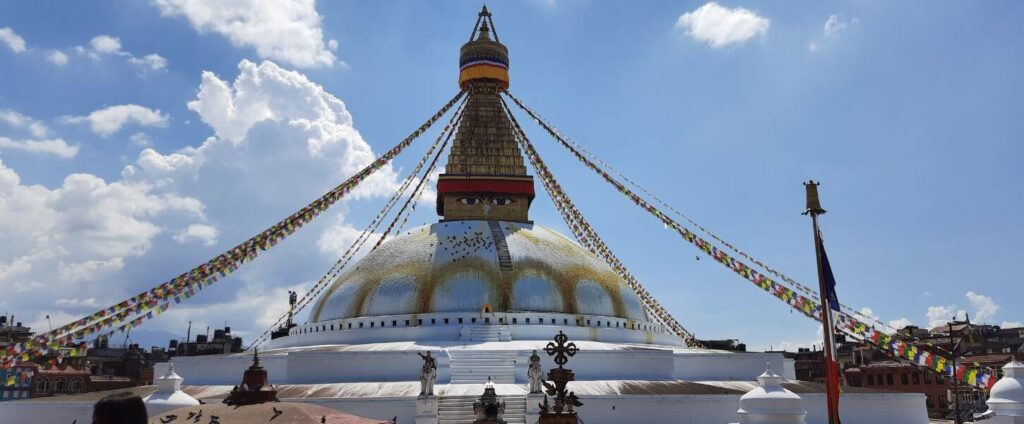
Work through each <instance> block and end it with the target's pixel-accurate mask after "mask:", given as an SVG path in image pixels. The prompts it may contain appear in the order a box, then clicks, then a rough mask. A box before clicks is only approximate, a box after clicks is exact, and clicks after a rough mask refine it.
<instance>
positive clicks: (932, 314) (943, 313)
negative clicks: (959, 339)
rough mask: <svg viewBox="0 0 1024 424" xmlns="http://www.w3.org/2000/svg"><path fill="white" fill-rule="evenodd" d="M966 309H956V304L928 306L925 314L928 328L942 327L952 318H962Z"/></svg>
mask: <svg viewBox="0 0 1024 424" xmlns="http://www.w3.org/2000/svg"><path fill="white" fill-rule="evenodd" d="M966 314H967V311H965V310H963V309H957V307H956V305H949V306H929V307H928V312H927V313H926V314H925V316H926V317H927V318H928V328H935V327H942V326H944V325H946V323H948V322H950V321H952V320H953V319H963V318H964V317H965V316H966Z"/></svg>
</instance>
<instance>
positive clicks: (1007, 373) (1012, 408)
mask: <svg viewBox="0 0 1024 424" xmlns="http://www.w3.org/2000/svg"><path fill="white" fill-rule="evenodd" d="M986 403H988V409H989V411H991V412H993V413H995V417H994V418H992V422H993V423H997V424H998V423H1024V362H1018V361H1016V360H1011V361H1010V363H1008V364H1006V365H1004V366H1003V378H1000V379H999V381H997V382H996V384H995V385H994V386H992V391H990V392H989V396H988V401H987V402H986Z"/></svg>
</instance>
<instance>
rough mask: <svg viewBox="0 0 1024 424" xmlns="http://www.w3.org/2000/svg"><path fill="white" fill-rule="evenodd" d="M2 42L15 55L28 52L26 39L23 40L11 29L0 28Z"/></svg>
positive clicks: (0, 40)
mask: <svg viewBox="0 0 1024 424" xmlns="http://www.w3.org/2000/svg"><path fill="white" fill-rule="evenodd" d="M0 42H3V43H4V44H6V45H7V47H8V48H9V49H11V51H13V52H15V53H24V52H25V51H26V50H27V47H25V39H24V38H21V36H20V35H18V34H17V33H15V32H14V30H13V29H11V28H10V27H3V28H0Z"/></svg>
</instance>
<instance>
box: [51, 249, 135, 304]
mask: <svg viewBox="0 0 1024 424" xmlns="http://www.w3.org/2000/svg"><path fill="white" fill-rule="evenodd" d="M122 269H124V258H122V257H120V256H117V257H113V258H110V259H106V260H94V261H84V262H78V263H65V262H63V261H61V262H60V263H58V264H57V275H58V276H59V278H60V280H61V281H64V282H67V283H81V282H83V281H92V280H95V279H96V278H99V277H101V276H104V275H107V274H110V273H112V272H114V271H120V270H122ZM57 304H58V305H59V304H60V302H58V303H57Z"/></svg>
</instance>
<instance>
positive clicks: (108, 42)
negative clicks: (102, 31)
mask: <svg viewBox="0 0 1024 424" xmlns="http://www.w3.org/2000/svg"><path fill="white" fill-rule="evenodd" d="M89 44H91V45H92V50H93V51H95V52H96V53H99V54H116V53H120V52H121V39H120V38H117V37H111V36H109V35H97V36H95V37H93V38H92V41H90V42H89Z"/></svg>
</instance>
